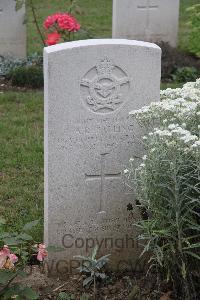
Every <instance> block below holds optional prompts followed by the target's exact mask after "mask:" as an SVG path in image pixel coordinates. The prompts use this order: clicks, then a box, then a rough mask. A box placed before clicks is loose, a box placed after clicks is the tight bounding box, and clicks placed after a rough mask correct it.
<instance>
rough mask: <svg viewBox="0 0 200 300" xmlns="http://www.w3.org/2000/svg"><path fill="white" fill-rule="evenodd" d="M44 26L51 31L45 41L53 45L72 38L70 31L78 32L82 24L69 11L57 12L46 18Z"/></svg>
mask: <svg viewBox="0 0 200 300" xmlns="http://www.w3.org/2000/svg"><path fill="white" fill-rule="evenodd" d="M44 28H45V29H46V30H50V31H51V32H50V33H49V34H48V35H47V40H46V41H45V42H46V45H48V46H51V45H55V44H57V43H59V42H60V41H67V40H70V33H73V32H77V31H78V30H79V29H80V24H79V23H78V22H77V20H76V19H75V18H74V17H73V16H72V15H71V14H69V13H56V14H53V15H51V16H48V17H47V18H46V20H45V21H44Z"/></svg>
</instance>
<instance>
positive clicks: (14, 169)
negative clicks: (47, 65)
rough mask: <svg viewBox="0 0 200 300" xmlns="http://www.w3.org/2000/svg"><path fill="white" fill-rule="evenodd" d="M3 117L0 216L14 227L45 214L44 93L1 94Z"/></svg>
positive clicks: (0, 106)
mask: <svg viewBox="0 0 200 300" xmlns="http://www.w3.org/2000/svg"><path fill="white" fill-rule="evenodd" d="M0 117H1V122H0V144H1V147H0V215H4V216H5V217H6V219H7V220H8V222H9V227H10V228H12V230H15V229H18V228H20V227H21V226H22V225H23V224H25V223H26V222H28V221H30V220H36V219H38V218H40V217H41V216H42V215H43V212H42V211H43V94H42V93H41V92H34V93H31V92H26V93H17V92H16V93H15V92H8V93H5V94H1V95H0ZM41 226H42V221H41ZM38 231H39V234H37V233H38ZM41 233H42V228H37V232H36V233H35V237H36V238H38V235H39V237H40V238H41V237H42V236H41Z"/></svg>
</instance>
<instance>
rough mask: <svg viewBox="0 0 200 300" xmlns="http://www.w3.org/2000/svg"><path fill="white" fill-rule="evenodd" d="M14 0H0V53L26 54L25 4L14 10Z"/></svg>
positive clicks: (23, 55)
mask: <svg viewBox="0 0 200 300" xmlns="http://www.w3.org/2000/svg"><path fill="white" fill-rule="evenodd" d="M15 3H16V2H15V1H14V0H0V55H3V56H14V57H25V56H26V25H25V24H24V21H25V6H23V7H22V8H21V9H20V10H18V11H16V10H15Z"/></svg>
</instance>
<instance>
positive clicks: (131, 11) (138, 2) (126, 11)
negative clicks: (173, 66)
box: [113, 0, 179, 47]
mask: <svg viewBox="0 0 200 300" xmlns="http://www.w3.org/2000/svg"><path fill="white" fill-rule="evenodd" d="M178 23H179V0H113V38H126V39H135V40H143V41H148V42H160V41H164V42H168V43H169V44H170V45H171V46H172V47H176V44H177V34H178Z"/></svg>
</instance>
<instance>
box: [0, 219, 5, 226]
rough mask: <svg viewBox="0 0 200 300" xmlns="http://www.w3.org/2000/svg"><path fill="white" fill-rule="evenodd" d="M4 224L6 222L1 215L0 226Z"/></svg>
mask: <svg viewBox="0 0 200 300" xmlns="http://www.w3.org/2000/svg"><path fill="white" fill-rule="evenodd" d="M5 224H6V220H5V219H4V218H3V217H0V226H1V225H5Z"/></svg>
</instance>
